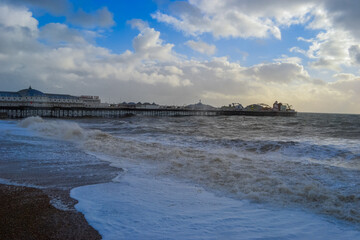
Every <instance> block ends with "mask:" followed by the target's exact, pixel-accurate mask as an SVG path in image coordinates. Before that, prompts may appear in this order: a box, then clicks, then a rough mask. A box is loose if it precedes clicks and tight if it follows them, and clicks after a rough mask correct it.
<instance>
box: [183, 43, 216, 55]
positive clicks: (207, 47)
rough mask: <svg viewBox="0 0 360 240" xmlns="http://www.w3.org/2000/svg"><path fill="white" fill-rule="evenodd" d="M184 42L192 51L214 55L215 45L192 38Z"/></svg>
mask: <svg viewBox="0 0 360 240" xmlns="http://www.w3.org/2000/svg"><path fill="white" fill-rule="evenodd" d="M185 44H186V45H188V46H189V47H190V48H191V49H193V50H194V51H197V52H199V53H203V54H206V55H214V54H215V52H216V46H215V45H212V44H207V43H205V42H202V41H198V42H195V41H193V40H190V41H187V42H186V43H185Z"/></svg>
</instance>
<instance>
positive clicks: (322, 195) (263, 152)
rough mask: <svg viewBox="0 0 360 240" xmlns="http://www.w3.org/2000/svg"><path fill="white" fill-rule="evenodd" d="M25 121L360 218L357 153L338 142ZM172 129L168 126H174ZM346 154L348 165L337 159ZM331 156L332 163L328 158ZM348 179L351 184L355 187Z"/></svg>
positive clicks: (265, 195)
mask: <svg viewBox="0 0 360 240" xmlns="http://www.w3.org/2000/svg"><path fill="white" fill-rule="evenodd" d="M19 125H20V126H22V127H26V128H29V129H32V130H34V131H36V132H38V133H39V134H42V135H44V136H47V137H52V138H58V139H61V140H68V141H74V142H76V143H78V144H79V145H80V147H81V148H82V149H84V150H85V151H90V152H94V153H100V154H105V155H107V156H111V158H109V161H111V162H112V163H114V164H115V165H119V163H120V164H121V162H123V161H131V162H132V163H139V164H141V163H144V162H146V163H149V164H152V165H154V166H156V167H155V168H154V169H153V170H152V171H154V172H153V173H154V174H160V175H165V176H169V177H176V178H178V179H182V180H185V181H191V182H194V183H196V184H200V185H202V186H204V187H205V188H207V189H209V190H211V191H214V192H217V193H219V194H226V195H228V196H231V197H233V198H238V199H243V198H246V199H250V200H253V201H257V202H266V203H272V204H281V205H284V206H300V207H306V208H309V209H312V210H314V211H316V212H320V213H324V214H328V215H332V216H335V217H337V218H340V219H344V220H347V221H353V222H357V223H360V188H359V187H357V186H358V182H359V181H358V170H359V168H360V166H359V159H360V158H359V153H358V152H356V151H352V150H349V149H345V148H341V147H340V146H335V145H324V144H323V145H321V144H318V145H317V144H313V143H310V142H299V141H269V140H262V141H260V140H248V141H246V140H239V139H235V140H229V139H209V138H204V139H201V140H198V141H196V140H194V139H196V138H191V137H189V139H190V140H189V141H191V143H192V144H189V145H178V144H177V142H176V141H174V142H170V143H169V142H167V143H166V144H165V143H163V142H161V141H151V140H148V139H147V140H146V141H143V139H142V138H141V135H140V136H139V137H137V138H136V137H134V138H127V137H126V136H121V134H119V135H110V134H108V133H106V132H103V131H100V130H88V129H84V128H82V127H81V126H80V125H78V124H77V123H74V122H70V121H52V120H43V119H41V118H39V117H31V118H27V119H25V120H22V121H21V122H20V123H19ZM169 134H171V133H169ZM337 159H342V160H343V162H345V165H346V164H347V165H346V166H347V167H343V166H342V165H341V164H334V162H336V163H338V161H337ZM326 161H330V162H331V164H324V162H326ZM351 183H354V185H353V186H352V185H351Z"/></svg>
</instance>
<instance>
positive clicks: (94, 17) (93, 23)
mask: <svg viewBox="0 0 360 240" xmlns="http://www.w3.org/2000/svg"><path fill="white" fill-rule="evenodd" d="M113 17H114V16H113V14H112V13H111V12H109V10H108V9H107V7H103V8H100V9H98V10H96V11H95V12H91V13H87V12H85V11H84V10H82V9H79V10H78V11H77V12H76V13H75V14H72V15H70V16H69V17H68V20H69V22H70V23H72V24H75V25H79V26H82V27H86V28H94V27H111V26H113V25H114V24H115V22H114V19H113Z"/></svg>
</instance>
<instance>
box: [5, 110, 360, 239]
mask: <svg viewBox="0 0 360 240" xmlns="http://www.w3.org/2000/svg"><path fill="white" fill-rule="evenodd" d="M0 129H1V132H2V133H1V134H0V141H8V139H11V142H12V144H11V145H8V148H7V149H9V148H11V149H14V151H13V152H16V153H17V154H18V155H17V156H14V157H9V156H10V155H11V154H12V153H11V152H9V150H6V151H5V153H6V154H7V160H6V161H12V160H13V159H14V158H16V159H14V160H16V161H19V162H20V163H22V162H23V163H24V164H26V161H27V160H26V159H27V158H28V157H29V149H26V148H25V149H24V148H23V146H24V145H25V146H27V145H29V144H30V145H31V146H33V147H34V146H36V148H38V149H39V151H40V152H41V149H42V150H43V152H44V148H45V149H48V150H49V151H47V152H48V155H49V156H51V158H50V159H48V158H49V157H46V156H44V155H41V157H40V159H42V160H41V161H40V163H41V164H39V165H42V164H45V163H48V162H51V163H53V161H55V162H57V164H56V168H55V169H57V168H61V167H63V168H64V167H65V168H69V171H70V169H71V167H68V166H69V162H70V163H72V161H73V164H74V166H77V169H81V168H79V166H81V164H87V168H86V169H87V170H86V171H85V170H84V171H83V172H82V171H81V170H79V172H76V174H78V175H79V178H81V176H82V175H84V176H85V175H86V176H87V177H88V178H90V179H91V176H92V175H94V177H95V176H96V177H98V178H99V177H101V176H104V174H106V171H109V174H113V171H110V170H104V169H107V168H106V167H105V166H104V165H101V164H99V163H98V162H97V161H98V160H99V159H100V160H102V161H105V162H108V163H110V164H111V165H112V166H113V167H117V168H118V169H119V172H118V175H117V177H113V178H112V180H111V181H109V180H106V181H103V182H105V183H102V184H95V185H86V186H80V187H76V186H78V185H81V184H78V185H76V186H73V187H76V188H74V189H72V191H71V195H72V197H74V198H76V199H78V200H79V203H78V205H77V206H76V208H77V209H78V210H80V211H81V212H83V213H84V214H85V217H86V218H87V219H88V221H89V222H90V224H91V225H93V226H94V227H95V228H96V229H98V230H99V232H100V234H102V236H103V237H104V239H118V238H120V239H121V238H122V239H131V238H133V239H139V238H140V239H143V238H147V239H222V238H224V237H226V238H227V239H239V238H241V239H263V238H266V239H309V238H313V239H339V238H342V239H344V238H347V239H355V238H358V239H360V179H359V173H360V115H337V114H298V116H297V117H247V116H226V117H129V118H122V119H81V120H48V119H45V120H44V119H41V118H28V119H25V120H22V121H2V122H1V123H0ZM34 141H35V143H34ZM36 141H38V142H39V141H40V142H41V141H42V142H44V143H46V144H47V146H43V147H42V145H43V143H41V144H40V145H39V144H38V143H36ZM58 146H62V147H61V150H60V151H58V152H56V151H55V150H54V149H58ZM0 149H1V148H0ZM16 149H18V151H16ZM51 149H52V150H51ZM39 151H36V152H39ZM54 151H55V153H54ZM2 152H3V153H4V151H2ZM32 154H35V153H33V152H31V153H30V158H31V155H32ZM11 156H12V155H11ZM25 156H26V157H25ZM19 159H20V160H19ZM31 159H32V160H31V161H34V162H35V163H34V164H35V165H34V164H32V165H31V167H33V166H36V158H31ZM44 159H45V160H44ZM79 159H80V160H79ZM87 161H90V162H92V165H95V166H96V167H94V168H93V169H90V170H89V167H88V165H89V164H88V163H87ZM2 162H3V161H2ZM70 165H71V164H70ZM39 168H41V167H40V166H39ZM54 171H55V170H54ZM66 171H67V170H66V169H65V172H66ZM99 171H103V173H102V174H97V173H98V172H99ZM33 175H34V174H33ZM35 175H36V174H35ZM0 178H3V179H5V180H6V181H13V182H21V181H22V180H23V179H21V178H20V179H19V178H17V177H14V176H12V175H11V174H6V173H4V171H3V172H2V173H1V175H0ZM45 178H46V177H45ZM26 183H28V184H37V185H41V181H40V183H39V181H38V180H36V177H33V178H26Z"/></svg>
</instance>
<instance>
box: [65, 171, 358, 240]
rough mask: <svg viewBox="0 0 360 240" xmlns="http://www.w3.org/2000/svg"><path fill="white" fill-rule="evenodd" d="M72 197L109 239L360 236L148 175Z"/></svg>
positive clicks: (311, 216)
mask: <svg viewBox="0 0 360 240" xmlns="http://www.w3.org/2000/svg"><path fill="white" fill-rule="evenodd" d="M71 196H72V197H73V198H75V199H77V200H78V201H79V203H78V204H77V205H76V208H77V209H78V210H79V211H81V212H83V213H84V214H85V217H86V219H87V220H88V221H89V223H90V224H91V225H92V226H94V227H95V228H96V229H97V230H98V231H99V232H100V234H101V235H102V236H103V238H104V239H105V240H110V239H358V238H360V232H359V231H358V230H357V229H355V228H353V227H350V226H347V225H345V224H343V223H340V222H337V221H330V220H329V219H327V218H324V217H320V216H317V215H314V214H311V213H306V212H303V211H300V210H281V209H274V208H269V207H268V206H265V205H261V204H251V203H249V202H247V201H238V200H234V199H231V198H227V197H221V196H216V195H214V194H213V193H209V192H207V191H206V190H204V189H203V188H201V187H195V186H193V185H189V184H185V183H181V182H178V181H174V180H171V179H166V178H158V177H157V178H154V177H149V176H146V175H142V176H140V175H137V176H136V175H134V174H128V175H126V176H124V177H123V178H122V179H121V181H120V182H118V183H107V184H98V185H91V186H84V187H78V188H75V189H73V190H72V191H71Z"/></svg>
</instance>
